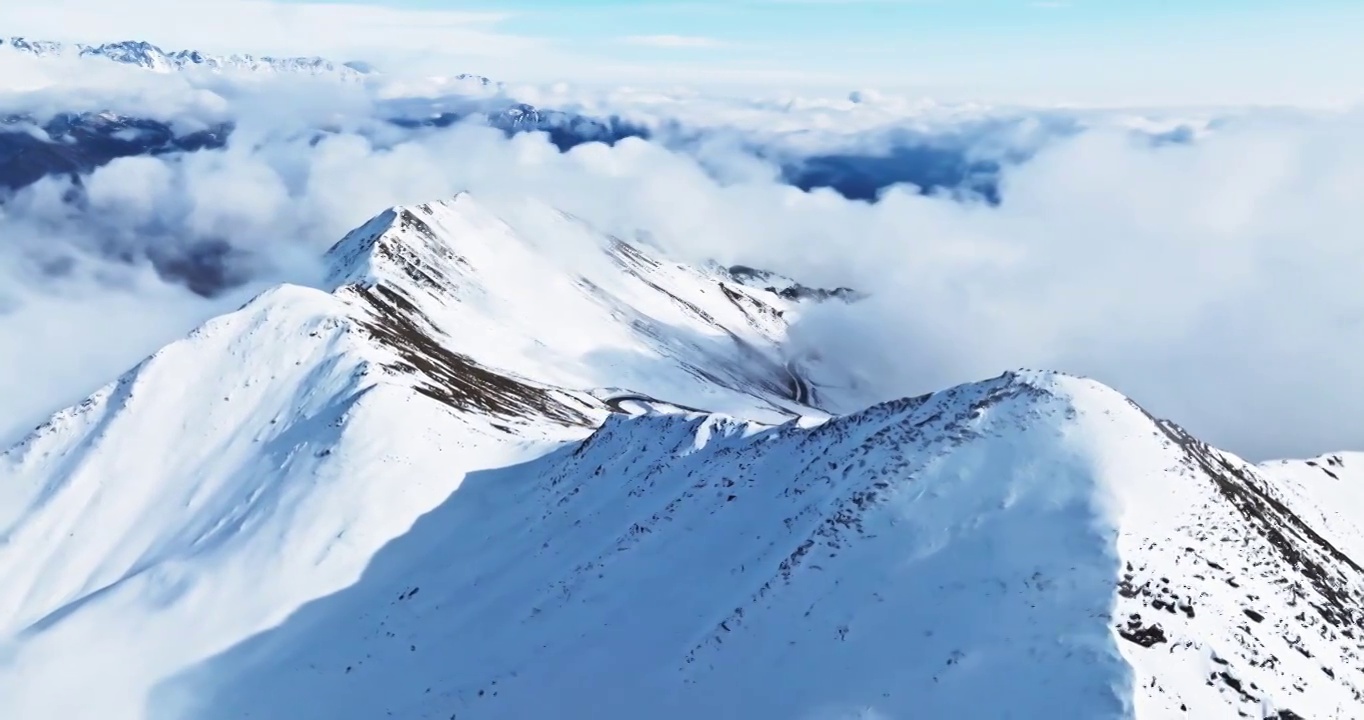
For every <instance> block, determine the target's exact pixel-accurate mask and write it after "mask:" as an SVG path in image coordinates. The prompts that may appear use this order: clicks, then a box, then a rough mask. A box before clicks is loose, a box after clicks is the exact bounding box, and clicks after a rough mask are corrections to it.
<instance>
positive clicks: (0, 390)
mask: <svg viewBox="0 0 1364 720" xmlns="http://www.w3.org/2000/svg"><path fill="white" fill-rule="evenodd" d="M462 93H464V94H462ZM467 93H473V95H472V96H471V95H467ZM513 101H519V102H527V103H531V104H533V105H535V106H537V107H539V108H542V109H544V108H552V109H557V110H562V111H565V112H567V113H571V114H573V115H574V116H582V117H592V118H614V119H617V120H619V121H621V122H623V123H628V125H629V127H633V128H642V129H643V130H644V131H643V132H638V133H626V134H625V135H629V134H634V135H643V136H644V137H626V136H622V137H612V138H609V139H610V140H612V142H611V143H610V144H607V143H600V142H582V143H564V142H558V143H556V142H553V141H552V140H553V138H551V137H550V136H549V135H547V134H545V133H538V132H532V133H512V132H507V131H505V129H498V128H493V127H488V126H487V125H486V124H485V123H482V122H478V121H477V120H476V119H474V120H470V121H467V122H457V123H453V124H448V125H446V126H443V127H437V126H430V125H425V124H420V123H416V124H413V123H407V124H398V123H395V122H393V119H394V117H395V116H398V115H401V116H402V117H405V118H414V117H415V118H420V117H425V116H428V115H432V114H437V113H440V112H442V111H444V110H447V109H448V108H450V107H460V108H464V109H467V108H469V107H475V108H490V109H496V108H497V107H502V106H506V105H508V104H510V103H511V102H513ZM91 112H112V113H115V114H119V115H127V116H131V117H139V118H150V119H155V120H157V121H158V122H163V123H165V124H167V125H168V126H170V127H173V128H175V130H176V132H177V133H193V132H197V131H200V130H203V129H205V128H211V127H214V126H217V125H221V124H224V123H226V124H229V125H230V126H231V128H232V130H231V134H230V136H228V138H227V140H226V144H225V145H224V146H223V147H221V148H216V149H209V150H201V151H197V152H171V153H166V154H161V155H157V156H134V157H125V158H119V159H115V160H113V161H111V162H108V163H107V164H104V165H103V166H101V167H98V168H97V169H95V170H93V171H91V172H89V173H87V174H84V175H82V176H80V177H76V178H73V177H69V176H50V177H47V178H44V179H43V180H41V181H39V182H37V183H34V184H30V185H27V186H25V187H22V188H19V189H17V190H14V191H10V192H6V193H5V194H4V195H3V197H0V441H8V440H14V439H16V438H17V436H18V435H19V434H20V433H22V432H23V431H25V430H27V429H28V428H30V427H32V425H34V424H35V423H37V422H40V421H41V420H42V419H43V418H45V417H46V416H47V415H48V414H49V413H50V412H52V411H54V410H56V409H58V408H60V407H61V406H63V405H65V404H68V403H71V402H75V401H78V400H79V399H80V398H82V397H83V396H84V395H86V394H88V393H89V392H90V391H92V390H93V389H95V388H96V387H98V386H99V385H101V384H103V383H104V382H107V381H109V380H110V379H112V378H113V377H115V376H116V375H117V374H118V373H120V372H122V371H123V370H126V369H127V368H129V367H131V366H132V365H133V364H135V363H136V362H137V361H138V360H140V359H141V358H142V357H145V356H146V355H147V354H148V353H150V352H153V351H155V349H156V348H158V347H159V346H160V345H162V344H164V343H166V342H168V341H170V340H173V339H175V338H177V337H179V336H181V335H183V334H185V333H186V332H188V331H189V330H191V329H192V328H193V327H194V326H196V325H197V324H198V323H200V322H202V321H203V320H205V319H207V318H208V317H211V316H212V315H214V314H218V313H221V312H224V311H228V310H231V309H233V308H235V307H236V306H238V305H240V304H241V303H242V302H243V301H244V300H246V299H248V298H249V297H250V296H251V295H252V294H253V293H255V292H258V291H259V290H261V289H263V288H265V287H268V286H270V285H273V284H276V283H280V282H296V283H303V284H310V283H316V282H318V281H319V276H320V268H319V267H318V261H319V258H320V256H321V254H322V253H323V252H324V251H325V250H326V249H327V248H328V247H329V246H330V245H331V244H332V243H333V242H335V241H336V240H337V239H339V238H340V237H341V236H342V235H344V234H345V232H346V231H347V230H349V229H351V228H353V227H355V226H356V225H358V224H360V223H362V222H363V221H364V220H366V219H367V218H368V217H370V216H372V215H374V214H376V213H378V212H379V211H381V210H383V209H384V208H387V207H389V206H392V205H395V204H400V203H417V202H425V201H430V200H433V199H438V198H442V197H446V196H449V195H452V194H454V193H456V192H458V191H462V190H468V191H471V192H473V193H475V194H476V195H477V194H489V195H518V194H519V195H526V194H529V195H534V196H536V197H539V198H542V199H543V200H545V201H546V202H549V203H551V204H553V205H556V206H559V207H561V208H562V209H564V210H567V211H570V212H573V213H575V214H577V215H580V216H582V217H584V218H586V219H588V220H589V221H591V222H593V223H594V224H597V225H598V226H600V227H602V228H603V229H605V230H608V231H611V232H615V233H618V234H621V235H623V236H635V235H637V234H640V233H647V235H648V236H649V237H650V238H651V239H652V240H653V241H654V242H656V243H658V244H660V245H662V246H663V247H664V248H666V249H667V250H668V251H670V252H671V253H673V254H675V255H676V256H678V257H679V258H684V259H689V260H698V261H699V260H709V259H715V260H719V261H720V262H724V263H742V264H745V265H750V266H756V267H763V268H768V269H772V270H776V271H779V272H782V273H785V274H788V275H791V276H794V277H797V278H799V279H800V280H802V281H804V282H806V283H808V284H815V285H829V286H832V285H843V286H849V287H853V288H856V289H858V290H861V291H863V292H864V293H866V294H867V295H868V298H867V299H866V300H864V301H862V302H859V303H855V304H851V305H844V304H841V303H829V304H826V305H823V306H821V307H820V308H818V309H817V310H815V311H813V312H810V313H808V314H807V315H806V316H805V317H804V319H803V320H802V321H801V322H800V323H799V324H798V325H797V326H796V327H795V329H794V342H795V346H796V349H797V350H798V351H800V352H818V353H819V354H820V355H821V356H822V357H823V358H824V360H825V362H828V363H835V364H838V365H841V366H843V367H846V368H848V369H850V370H852V371H855V372H856V373H858V374H859V376H860V377H862V378H863V379H864V381H865V382H866V384H867V387H866V393H865V398H864V400H865V401H866V402H871V401H875V400H878V399H885V398H889V397H895V396H901V395H908V394H919V393H922V392H926V391H931V390H935V389H940V388H942V387H945V386H948V385H951V384H954V383H959V382H966V381H971V380H976V379H980V378H982V377H986V376H991V375H995V374H998V373H999V372H1000V371H1002V370H1005V369H1009V368H1017V367H1034V368H1055V369H1060V370H1066V371H1071V372H1076V373H1081V374H1086V375H1091V376H1093V377H1095V378H1097V379H1099V380H1101V381H1103V382H1106V383H1108V384H1110V385H1113V386H1115V387H1117V388H1118V389H1119V390H1122V391H1123V392H1125V393H1127V394H1129V395H1131V396H1133V397H1134V398H1135V399H1136V400H1138V401H1139V402H1141V403H1143V404H1144V405H1145V406H1147V407H1148V408H1149V409H1151V410H1152V411H1153V412H1156V413H1157V414H1160V415H1162V416H1166V417H1170V418H1172V419H1174V420H1176V421H1178V422H1180V423H1181V424H1183V425H1185V426H1186V427H1188V428H1189V429H1190V430H1192V431H1193V432H1195V433H1196V434H1199V435H1201V436H1202V437H1204V438H1206V439H1208V440H1209V441H1211V442H1213V443H1214V444H1218V445H1221V446H1224V447H1227V448H1229V449H1231V450H1234V451H1236V452H1239V453H1241V454H1244V455H1246V456H1248V457H1251V458H1256V459H1259V458H1268V457H1278V456H1294V455H1296V456H1303V455H1313V454H1317V453H1320V452H1325V451H1329V450H1338V449H1349V448H1360V447H1361V443H1364V440H1362V439H1361V438H1364V415H1360V414H1359V413H1358V412H1356V410H1355V407H1354V398H1358V397H1364V373H1359V372H1357V371H1355V369H1354V366H1355V358H1356V357H1357V355H1358V354H1359V353H1360V351H1361V350H1364V325H1362V324H1361V323H1362V322H1364V289H1361V285H1360V283H1359V282H1358V277H1359V275H1360V273H1361V270H1364V244H1361V243H1360V242H1359V241H1358V237H1357V234H1358V231H1359V229H1360V228H1361V227H1364V222H1362V221H1364V203H1361V202H1360V201H1359V198H1358V197H1357V194H1358V192H1359V191H1358V188H1360V187H1364V183H1362V182H1361V181H1364V116H1361V115H1360V114H1359V113H1354V112H1346V111H1339V112H1330V113H1327V112H1306V111H1288V110H1267V109H1235V110H1231V109H1220V110H1208V109H1190V108H1175V109H1159V110H1152V109H1129V110H1117V109H1106V110H1085V109H1075V108H1054V107H1048V108H1036V107H1017V106H1012V107H999V106H981V105H943V104H937V103H933V102H931V101H929V100H926V99H923V98H908V97H897V96H886V95H881V94H878V93H875V92H870V91H862V92H857V93H852V94H849V95H845V96H837V97H827V98H820V97H792V96H786V97H776V96H774V97H751V96H749V97H740V96H726V95H723V94H718V93H716V94H709V93H705V92H698V91H695V90H676V91H666V92H661V91H644V90H639V89H624V88H622V89H614V90H601V89H597V90H587V89H577V88H573V87H569V86H564V85H554V86H546V87H532V86H525V87H495V88H493V89H482V90H479V89H474V88H470V87H468V86H467V83H465V84H460V83H453V82H450V81H442V80H433V79H418V80H415V81H414V80H410V79H409V80H405V81H403V82H397V81H394V80H391V79H384V78H378V79H371V80H370V81H367V82H361V83H341V82H334V81H331V80H326V79H310V78H291V77H270V78H261V77H246V76H232V75H210V74H202V75H200V74H194V73H180V74H170V75H158V74H154V73H148V72H143V71H140V70H137V69H133V68H125V67H119V66H115V65H113V64H112V63H94V62H88V61H76V60H71V59H36V58H29V57H22V56H19V55H17V54H5V53H0V116H10V117H22V118H24V120H23V122H24V123H27V125H25V127H27V128H28V130H26V131H27V132H32V133H37V134H39V135H41V133H42V132H43V130H42V127H43V124H44V122H45V121H47V120H49V119H51V118H52V117H54V116H57V115H58V114H60V113H91ZM16 127H17V125H16ZM565 147H567V149H564V148H565ZM7 160H8V159H7V158H4V157H0V166H3V164H4V162H6V161H7ZM910 183H917V184H910Z"/></svg>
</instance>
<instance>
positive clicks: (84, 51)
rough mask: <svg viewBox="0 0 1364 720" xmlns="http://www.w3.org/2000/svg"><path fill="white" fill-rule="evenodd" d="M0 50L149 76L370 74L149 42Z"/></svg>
mask: <svg viewBox="0 0 1364 720" xmlns="http://www.w3.org/2000/svg"><path fill="white" fill-rule="evenodd" d="M0 48H9V49H12V50H15V51H18V52H22V53H28V54H30V55H35V56H37V57H82V58H96V59H103V60H109V61H111V62H116V63H119V64H122V65H131V66H134V67H140V68H143V69H146V70H150V71H152V72H160V73H168V72H175V71H181V70H191V69H204V70H210V71H215V72H217V71H244V72H270V73H291V74H298V75H315V76H330V77H335V78H338V79H344V80H356V79H360V78H362V77H364V76H365V75H368V74H369V71H368V68H367V66H365V65H364V64H363V63H346V64H343V63H338V62H333V61H331V60H327V59H325V58H320V57H282V58H276V57H268V56H261V57H257V56H254V55H244V54H233V55H210V54H207V53H202V52H199V51H197V50H175V51H166V50H162V49H161V48H159V47H157V46H156V45H153V44H151V43H149V42H142V41H131V40H130V41H124V42H114V43H105V44H102V45H87V44H83V43H75V44H66V43H60V42H51V41H45V40H28V39H26V38H22V37H10V38H8V39H6V38H0Z"/></svg>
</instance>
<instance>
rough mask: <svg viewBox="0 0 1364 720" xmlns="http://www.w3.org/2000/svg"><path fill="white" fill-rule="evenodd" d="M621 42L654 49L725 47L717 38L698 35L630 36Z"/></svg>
mask: <svg viewBox="0 0 1364 720" xmlns="http://www.w3.org/2000/svg"><path fill="white" fill-rule="evenodd" d="M621 42H623V43H625V44H627V45H640V46H643V47H653V48H715V47H723V46H724V45H725V43H723V42H721V41H719V40H716V39H715V38H708V37H701V36H697V35H630V36H628V37H624V38H621Z"/></svg>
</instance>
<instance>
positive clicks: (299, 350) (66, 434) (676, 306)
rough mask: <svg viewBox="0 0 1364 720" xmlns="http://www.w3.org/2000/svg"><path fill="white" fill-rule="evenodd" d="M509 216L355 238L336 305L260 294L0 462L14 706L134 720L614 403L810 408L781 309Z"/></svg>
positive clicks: (10, 712) (436, 220)
mask: <svg viewBox="0 0 1364 720" xmlns="http://www.w3.org/2000/svg"><path fill="white" fill-rule="evenodd" d="M507 209H508V211H514V212H515V213H516V217H518V218H519V222H520V224H522V225H523V226H524V228H523V230H524V232H518V231H517V230H515V229H513V228H512V227H511V226H510V225H508V224H506V223H504V222H502V221H500V220H498V219H497V217H496V216H494V215H493V214H491V213H490V212H489V211H487V210H486V209H484V208H483V207H481V206H480V205H479V204H477V203H475V202H473V201H472V200H471V199H469V198H468V197H467V196H465V197H461V198H456V199H454V200H451V201H449V202H447V203H439V204H432V205H427V206H422V207H420V208H412V209H395V210H391V211H388V212H385V213H383V214H381V215H380V216H379V217H377V218H376V219H375V220H374V221H372V222H370V223H368V224H367V225H365V226H364V227H363V228H361V229H360V230H357V231H356V233H354V234H352V235H351V236H349V237H348V238H346V239H345V240H344V241H342V242H341V243H340V244H338V246H337V248H335V249H334V251H333V253H332V258H331V259H332V261H333V263H334V272H333V285H332V286H331V290H332V291H331V292H324V291H318V290H312V289H306V288H299V287H289V286H285V287H281V288H278V289H276V290H273V291H270V292H268V293H265V294H264V295H262V296H260V297H258V298H257V299H255V300H254V301H252V302H251V303H250V304H248V305H247V306H246V307H244V308H243V309H241V310H240V311H238V312H236V313H234V314H231V315H228V316H226V317H223V318H219V319H217V320H214V321H212V322H210V323H209V324H207V325H206V326H205V327H203V328H202V329H200V330H199V331H197V332H196V333H195V334H194V335H193V336H192V337H190V338H188V339H186V340H184V341H182V342H179V343H176V344H173V345H171V346H169V347H167V348H165V349H164V350H162V351H161V352H159V353H157V355H155V356H153V357H152V358H150V359H149V360H147V361H146V362H144V363H143V364H141V365H140V366H139V367H137V368H135V369H134V370H132V371H131V372H130V373H128V374H127V375H126V376H124V377H123V378H120V379H119V380H118V381H117V382H115V383H113V384H111V385H109V386H107V387H105V388H104V389H102V390H101V391H100V392H98V393H97V394H95V395H94V396H92V397H91V398H90V399H88V400H87V401H85V402H84V403H82V404H81V405H80V406H77V407H74V408H71V409H69V410H66V411H63V412H62V413H59V414H58V415H57V416H55V417H54V418H53V419H52V420H51V421H50V422H48V423H47V424H45V425H44V426H42V427H40V428H39V429H37V430H36V431H35V432H34V433H33V434H32V435H31V436H30V437H29V438H27V439H26V440H25V441H24V442H23V443H21V444H20V445H19V446H17V447H16V448H13V449H11V450H10V451H8V452H7V453H5V454H4V455H3V457H0V538H3V542H2V543H0V587H3V588H4V592H0V645H3V647H0V665H3V668H0V711H4V712H0V716H4V717H35V716H36V717H52V716H60V717H84V716H86V715H83V714H82V713H81V712H80V711H79V709H80V708H86V707H91V706H97V707H105V708H108V707H118V708H123V709H124V710H123V711H124V713H125V716H127V717H138V716H139V715H138V711H137V710H136V709H135V706H136V705H137V704H138V703H139V702H140V695H139V693H142V692H145V691H146V689H147V688H148V687H149V686H150V684H151V683H152V682H153V681H154V680H156V679H158V678H160V677H162V676H164V675H166V674H168V673H169V672H171V671H173V670H175V669H178V668H181V667H183V666H185V665H186V664H188V663H190V662H193V661H195V660H198V659H201V658H202V657H205V656H207V655H208V654H209V653H212V652H216V651H219V650H222V649H225V648H226V647H227V646H228V645H230V644H231V643H232V642H235V641H238V640H241V639H242V638H244V637H246V636H248V635H250V634H251V633H253V632H256V631H258V630H261V629H264V628H265V627H268V626H269V625H272V624H274V623H278V622H280V621H281V620H283V619H284V617H285V616H286V615H287V614H288V613H289V612H290V611H291V610H292V609H294V608H295V607H297V606H298V605H299V604H300V603H302V602H304V601H306V600H308V599H311V598H313V597H317V596H319V595H322V594H325V593H328V592H332V591H335V590H338V589H340V588H341V587H344V586H345V585H347V584H348V583H350V582H353V581H354V580H355V578H356V577H357V576H358V573H359V572H360V570H361V569H362V568H363V567H364V564H365V562H366V561H367V560H368V559H369V557H370V556H371V555H372V554H373V553H374V552H375V551H376V550H377V549H378V548H379V547H380V546H381V545H382V544H383V543H384V542H386V541H388V540H389V539H391V538H393V537H395V536H396V535H398V534H400V533H402V532H403V531H405V530H406V529H407V528H408V527H409V526H410V525H411V523H412V522H413V521H414V520H415V519H416V518H417V517H418V516H419V515H420V514H421V513H423V512H426V511H428V510H430V509H431V508H432V507H434V506H435V505H436V504H437V503H438V502H439V501H440V500H442V499H443V498H445V497H446V496H447V495H448V494H449V493H450V492H451V491H452V490H453V489H454V488H456V487H457V486H458V485H459V483H460V481H461V478H462V477H463V473H464V472H465V471H468V470H474V469H483V468H489V467H497V466H499V465H501V464H506V463H508V462H512V461H513V460H514V459H516V458H520V457H523V456H527V455H530V456H534V455H536V454H538V453H540V452H542V451H540V450H537V449H536V448H538V447H540V446H541V445H542V444H543V443H545V442H554V441H563V440H565V439H573V438H577V437H581V436H583V435H584V434H586V433H587V432H589V431H590V428H591V426H593V425H595V424H596V423H598V422H600V421H601V419H602V418H603V417H604V416H606V415H607V414H609V412H610V408H612V407H618V408H624V407H626V406H635V405H642V404H643V401H645V400H648V399H651V398H655V397H657V398H661V399H664V400H668V401H672V402H702V401H707V402H713V403H714V405H716V406H723V407H725V408H727V409H730V410H732V411H734V412H738V413H751V414H752V415H753V416H755V417H765V418H782V417H787V416H794V415H795V414H797V413H801V412H804V413H811V412H814V411H813V410H811V409H809V408H805V407H803V406H801V405H799V404H798V403H796V402H794V400H791V399H788V396H791V397H794V392H795V389H794V387H793V385H792V382H791V378H790V375H789V373H788V372H787V371H786V369H785V366H784V365H782V364H781V363H780V362H779V356H778V355H777V353H778V349H777V346H776V343H777V341H778V340H779V339H780V337H781V335H782V333H783V331H784V321H783V320H782V318H781V317H780V316H779V315H777V314H776V313H777V312H778V311H777V309H776V308H777V307H778V306H781V307H784V306H785V305H786V303H785V301H783V300H781V299H780V298H778V297H776V296H775V295H770V294H767V293H764V292H754V291H749V290H745V289H741V288H739V289H733V288H728V287H727V285H726V284H725V279H726V277H727V276H725V275H724V274H723V273H721V272H716V271H712V272H701V271H695V270H690V269H686V268H683V267H681V266H677V265H672V264H666V263H662V262H659V261H655V260H652V259H650V258H649V257H648V256H647V255H645V254H643V253H641V252H639V251H637V250H633V249H630V248H629V247H627V246H625V245H623V244H622V243H620V242H619V241H616V240H613V239H611V238H608V237H605V236H602V235H600V234H597V233H594V232H591V231H590V230H588V229H586V228H584V227H583V226H582V225H581V223H579V222H577V221H574V220H572V219H570V218H567V217H565V216H563V215H562V214H559V213H557V212H552V211H550V210H549V209H548V208H542V207H538V206H535V205H533V204H529V205H525V206H523V207H508V208H507ZM437 231H438V232H440V233H442V235H441V236H440V237H437V236H435V235H433V234H432V233H434V232H437ZM575 233H576V235H575ZM569 239H576V240H577V241H579V243H580V244H579V245H576V246H574V248H572V249H569V248H568V247H566V246H564V245H558V246H551V245H550V242H551V241H552V240H553V241H562V242H567V241H568V240H569ZM537 247H539V248H540V249H541V250H544V251H546V252H549V251H550V250H552V249H555V248H557V249H559V250H561V251H565V252H569V253H577V252H580V251H584V250H588V249H593V248H595V249H596V250H597V251H598V254H599V255H600V258H599V259H598V261H597V263H596V264H595V265H582V266H580V267H576V268H575V266H574V265H573V264H556V263H554V262H551V261H550V260H549V258H548V257H547V256H541V255H540V254H539V253H538V252H537V250H536V248H537ZM452 248H457V249H458V251H459V253H460V254H459V255H456V254H454V252H453V251H452ZM566 258H567V256H563V259H566ZM608 276H609V277H608ZM588 278H595V279H596V280H597V282H595V283H594V282H591V281H590V280H589V279H588ZM532 291H534V294H533V295H527V297H517V296H518V294H520V293H531V292H532ZM766 295H770V297H764V296H766ZM765 302H770V303H771V304H770V305H769V304H764V303H765ZM611 329H614V330H615V331H614V332H609V331H608V330H611ZM463 347H468V348H470V352H468V353H467V354H466V353H462V352H459V351H457V350H454V349H452V348H463ZM594 366H599V367H600V368H605V370H601V371H600V372H598V373H597V374H594V371H593V367H594ZM612 369H615V370H617V371H618V372H616V373H615V374H614V375H612V377H614V378H616V379H617V380H618V382H616V383H615V384H616V385H619V386H623V388H622V389H616V388H604V387H599V386H598V385H597V384H596V383H597V381H599V380H601V379H603V378H605V377H607V376H608V375H610V374H611V373H610V370H612ZM546 381H551V382H553V383H555V385H556V386H550V385H549V384H547V383H546ZM636 381H637V382H636ZM189 626H192V627H194V628H195V632H194V633H192V634H189V635H187V634H186V632H185V628H186V627H189ZM92 638H93V639H96V640H98V644H99V645H100V647H99V648H98V649H99V650H100V651H99V652H82V653H81V657H80V662H74V661H73V660H72V657H71V656H72V653H73V647H84V646H85V644H86V643H87V641H88V640H89V639H92ZM134 638H136V640H134ZM133 648H136V649H137V650H136V652H137V655H136V660H137V662H131V661H132V660H133V659H134V658H133V656H132V655H130V653H131V652H132V650H133ZM81 662H84V663H88V666H82V665H81ZM73 664H74V668H73ZM56 667H62V668H66V669H65V670H61V671H58V670H56V669H55V668H56ZM91 677H103V678H107V679H108V687H107V688H104V687H102V686H100V687H96V686H93V685H92V684H91V683H90V678H91ZM63 683H71V684H70V685H69V686H67V685H63ZM77 688H81V689H82V692H80V693H76V692H74V691H75V690H76V689H77ZM100 691H103V692H106V693H108V696H107V697H105V696H102V695H101V694H100ZM67 701H69V702H72V703H76V705H73V706H65V705H60V704H58V705H56V706H53V705H51V703H54V702H56V703H62V702H67ZM6 703H8V705H6ZM87 703H89V704H90V705H87Z"/></svg>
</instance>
